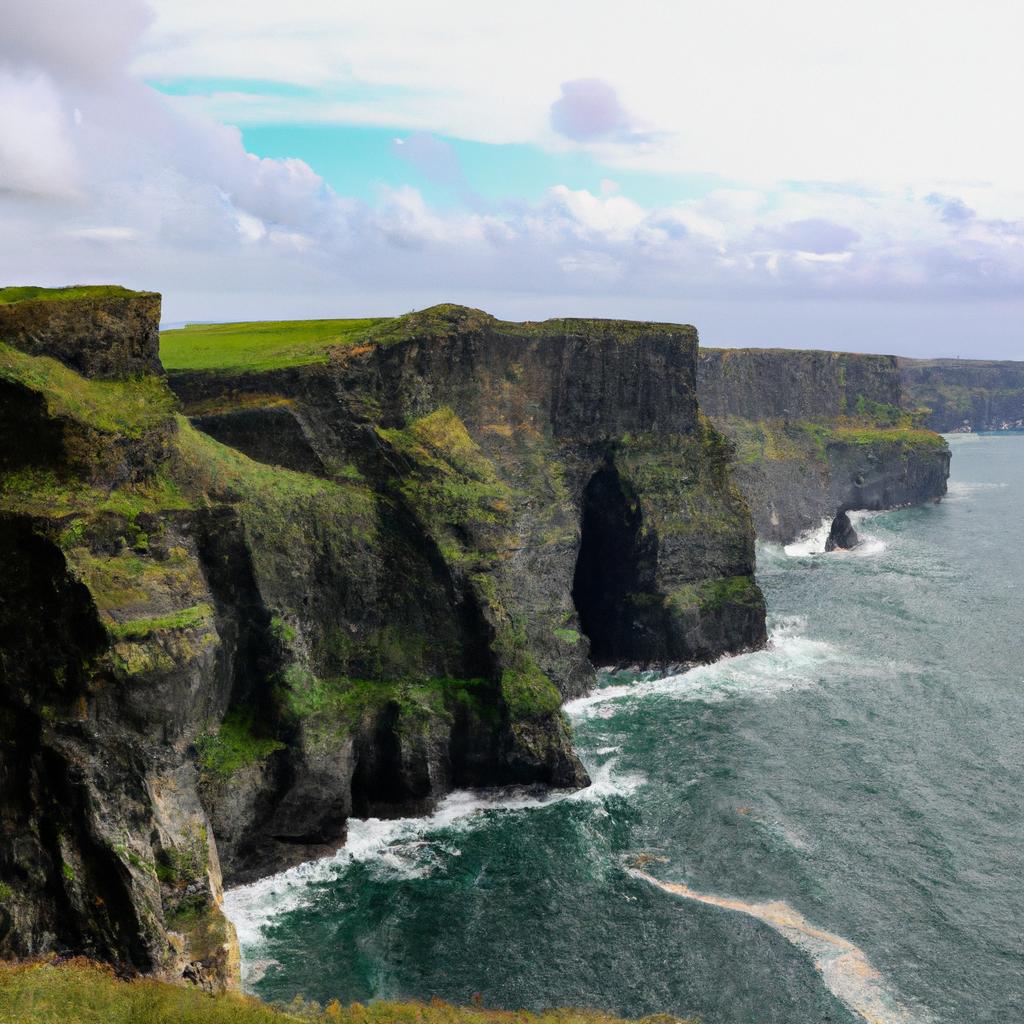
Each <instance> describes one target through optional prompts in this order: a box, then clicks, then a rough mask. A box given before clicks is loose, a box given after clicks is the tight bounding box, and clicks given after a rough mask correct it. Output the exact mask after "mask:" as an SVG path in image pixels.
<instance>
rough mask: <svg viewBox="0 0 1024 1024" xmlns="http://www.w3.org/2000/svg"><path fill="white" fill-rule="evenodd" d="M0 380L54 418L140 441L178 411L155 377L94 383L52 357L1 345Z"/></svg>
mask: <svg viewBox="0 0 1024 1024" xmlns="http://www.w3.org/2000/svg"><path fill="white" fill-rule="evenodd" d="M0 380H8V381H11V382H13V383H16V384H21V385H23V386H24V387H26V388H29V389H30V390H32V391H36V392H38V393H39V394H40V395H42V396H43V397H44V399H45V401H46V405H47V408H48V410H49V412H50V415H52V416H66V417H68V418H70V419H73V420H77V421H79V422H80V423H83V424H85V425H86V426H89V427H92V428H93V429H95V430H100V431H103V432H105V433H111V434H118V435H121V436H124V437H128V438H138V437H140V436H141V435H142V434H143V433H144V432H145V431H146V430H149V429H152V428H153V427H154V426H157V425H159V424H160V423H161V422H162V421H164V420H165V419H166V418H167V416H168V414H169V413H170V411H171V410H172V409H173V408H174V405H175V399H174V395H172V394H171V392H170V391H169V390H168V388H167V384H166V383H165V382H164V381H163V380H162V379H161V378H160V377H156V376H152V375H141V376H138V377H129V378H126V379H124V380H90V379H89V378H87V377H83V376H81V375H80V374H78V373H75V371H74V370H72V369H69V368H68V367H67V366H65V365H64V364H63V363H61V362H58V361H57V360H56V359H51V358H50V357H49V356H30V355H26V354H25V353H24V352H21V351H20V350H18V349H16V348H13V347H12V346H10V345H8V344H6V343H4V342H3V341H0Z"/></svg>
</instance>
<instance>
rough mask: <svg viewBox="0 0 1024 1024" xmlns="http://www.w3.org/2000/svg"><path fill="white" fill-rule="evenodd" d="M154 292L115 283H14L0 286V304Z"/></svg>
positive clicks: (150, 293) (123, 295)
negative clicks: (63, 285)
mask: <svg viewBox="0 0 1024 1024" xmlns="http://www.w3.org/2000/svg"><path fill="white" fill-rule="evenodd" d="M154 294H155V293H154V292H136V291H132V290H131V289H130V288H122V287H121V286H120V285H116V284H76V285H70V286H68V287H66V288H39V287H36V286H35V285H15V286H12V287H8V288H0V305H10V304H12V303H15V302H28V301H43V302H59V301H61V300H64V299H97V300H99V299H129V298H134V297H137V296H139V295H154Z"/></svg>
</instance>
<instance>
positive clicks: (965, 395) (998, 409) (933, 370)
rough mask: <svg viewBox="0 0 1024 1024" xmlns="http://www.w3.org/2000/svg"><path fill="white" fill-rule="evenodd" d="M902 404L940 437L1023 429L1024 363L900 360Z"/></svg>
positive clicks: (979, 360) (965, 360)
mask: <svg viewBox="0 0 1024 1024" xmlns="http://www.w3.org/2000/svg"><path fill="white" fill-rule="evenodd" d="M899 368H900V382H901V385H902V391H903V404H904V406H905V407H906V408H907V409H910V410H913V409H919V408H924V409H927V410H928V412H927V415H926V416H925V423H926V424H927V425H928V426H929V427H931V429H932V430H938V431H941V432H942V433H952V432H958V433H959V432H965V431H973V430H1024V363H1021V362H1010V361H1008V360H1007V361H1004V362H997V361H995V360H981V359H900V360H899Z"/></svg>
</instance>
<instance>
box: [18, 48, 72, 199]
mask: <svg viewBox="0 0 1024 1024" xmlns="http://www.w3.org/2000/svg"><path fill="white" fill-rule="evenodd" d="M72 127H73V120H72V119H69V118H68V117H67V115H66V114H65V112H64V109H63V107H62V104H61V100H60V96H59V94H58V92H57V89H56V88H55V86H54V84H53V82H52V81H51V80H50V79H49V78H48V77H47V76H46V75H45V74H42V73H41V72H39V71H33V70H23V71H20V72H15V71H5V70H4V69H3V68H2V67H0V192H17V193H23V194H25V195H27V196H46V195H49V196H54V197H64V198H67V197H69V196H72V195H74V193H75V191H76V188H77V184H78V167H77V163H76V160H75V157H74V150H73V146H72V142H71V138H70V132H71V130H72Z"/></svg>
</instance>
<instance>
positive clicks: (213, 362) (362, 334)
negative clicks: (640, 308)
mask: <svg viewBox="0 0 1024 1024" xmlns="http://www.w3.org/2000/svg"><path fill="white" fill-rule="evenodd" d="M482 332H487V333H499V334H501V335H502V336H504V337H510V338H515V337H522V338H527V337H531V336H535V335H541V334H577V333H584V332H585V333H587V334H588V335H590V336H594V337H597V338H606V337H608V336H614V337H615V338H616V339H618V340H620V341H623V342H629V341H632V340H634V339H636V338H638V337H640V336H641V335H643V336H650V335H652V334H662V335H679V336H681V337H684V338H685V339H686V340H687V341H692V342H696V338H697V332H696V329H695V328H694V327H691V326H688V325H683V324H663V323H649V322H647V321H642V320H598V319H579V318H556V319H551V320H543V321H523V322H517V321H508V320H499V319H497V318H496V317H493V316H491V315H490V314H489V313H485V312H484V311H483V310H480V309H472V308H470V307H468V306H459V305H456V304H454V303H441V304H439V305H436V306H431V307H429V308H428V309H422V310H417V311H415V312H412V313H407V314H405V315H404V316H399V317H371V318H364V319H343V320H266V321H251V322H239V323H228V324H189V325H188V326H186V327H182V328H177V329H174V330H169V331H163V332H162V334H161V336H160V356H161V359H162V361H163V364H164V366H165V367H166V368H167V369H168V370H199V371H203V370H229V371H238V370H249V371H262V370H279V369H284V368H286V367H292V366H305V365H309V364H313V363H326V362H327V361H328V360H329V358H330V350H331V349H335V348H343V349H344V348H355V347H357V346H362V345H381V346H388V345H395V344H399V343H400V342H403V341H411V340H426V339H442V338H450V337H454V336H456V335H460V334H470V333H482Z"/></svg>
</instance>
